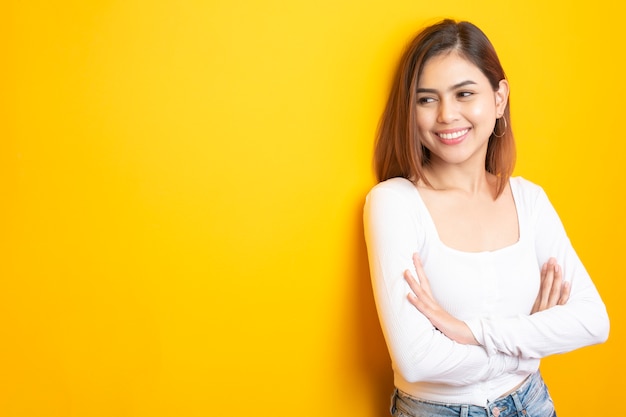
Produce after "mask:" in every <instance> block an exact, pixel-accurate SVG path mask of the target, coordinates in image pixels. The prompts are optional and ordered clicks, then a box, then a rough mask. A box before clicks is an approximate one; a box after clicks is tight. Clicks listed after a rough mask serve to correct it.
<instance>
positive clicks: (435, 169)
mask: <svg viewBox="0 0 626 417" xmlns="http://www.w3.org/2000/svg"><path fill="white" fill-rule="evenodd" d="M424 176H425V178H426V180H427V181H428V182H429V183H430V185H431V188H433V189H434V190H438V191H452V190H455V191H460V192H463V193H465V194H468V195H470V196H474V195H478V194H483V193H485V192H487V193H489V194H490V195H492V196H494V197H495V190H496V177H495V176H494V175H492V174H490V173H488V172H487V171H486V170H485V169H484V167H480V168H468V167H464V166H454V165H444V166H438V165H437V164H434V165H429V166H428V167H426V169H425V170H424Z"/></svg>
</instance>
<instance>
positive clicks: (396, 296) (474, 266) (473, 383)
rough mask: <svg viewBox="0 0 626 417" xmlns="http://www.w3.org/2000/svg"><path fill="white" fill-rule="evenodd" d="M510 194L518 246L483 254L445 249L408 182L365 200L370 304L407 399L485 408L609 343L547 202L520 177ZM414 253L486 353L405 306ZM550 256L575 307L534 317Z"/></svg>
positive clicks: (600, 308)
mask: <svg viewBox="0 0 626 417" xmlns="http://www.w3.org/2000/svg"><path fill="white" fill-rule="evenodd" d="M510 185H511V190H512V193H513V198H514V200H515V206H516V209H517V216H518V224H519V240H518V241H517V242H516V243H515V244H513V245H510V246H507V247H504V248H502V249H498V250H494V251H487V252H463V251H459V250H456V249H452V248H450V247H448V246H446V245H445V244H444V243H443V242H441V240H440V239H439V235H438V233H437V229H436V228H435V224H434V222H433V220H432V218H431V216H430V213H429V212H428V209H427V208H426V205H425V204H424V202H423V200H422V199H421V197H420V194H419V191H418V189H417V188H416V187H415V186H414V185H413V184H412V183H411V182H410V181H408V180H406V179H404V178H392V179H389V180H387V181H384V182H381V183H379V184H378V185H376V186H375V187H374V188H372V190H371V191H370V193H369V194H368V196H367V199H366V203H365V207H364V225H365V239H366V243H367V249H368V257H369V265H370V273H371V278H372V285H373V290H374V297H375V300H376V306H377V310H378V315H379V319H380V323H381V326H382V329H383V333H384V335H385V340H386V342H387V347H388V349H389V353H390V356H391V360H392V366H393V371H394V383H395V385H396V387H397V388H398V389H400V390H401V391H404V392H405V393H407V394H409V395H412V396H414V397H417V398H421V399H424V400H430V401H440V402H445V403H461V404H475V405H480V406H485V405H486V404H487V401H492V400H494V399H496V398H498V397H499V396H501V395H502V394H503V393H505V392H507V391H509V390H511V389H512V388H513V387H515V386H517V385H518V384H519V383H520V382H522V381H523V380H524V378H526V376H528V375H529V374H530V373H532V372H534V371H536V370H537V369H538V367H539V359H540V358H543V357H545V356H548V355H552V354H555V353H562V352H567V351H571V350H573V349H576V348H579V347H583V346H587V345H592V344H596V343H601V342H603V341H605V340H606V338H607V337H608V331H609V320H608V316H607V313H606V308H605V306H604V303H603V302H602V299H601V298H600V296H599V294H598V292H597V290H596V288H595V286H594V284H593V282H592V281H591V279H590V277H589V275H588V273H587V271H586V270H585V268H584V266H583V264H582V263H581V261H580V259H579V258H578V256H577V254H576V252H575V251H574V249H573V248H572V245H571V244H570V241H569V239H568V237H567V235H566V233H565V230H564V228H563V225H562V223H561V221H560V219H559V217H558V215H557V213H556V211H555V210H554V208H553V206H552V204H551V203H550V201H549V200H548V198H547V196H546V194H545V193H544V191H543V190H542V189H541V188H540V187H539V186H537V185H535V184H532V183H531V182H529V181H527V180H525V179H523V178H521V177H515V178H511V179H510ZM415 252H417V253H419V255H420V258H421V260H422V264H423V267H424V271H425V273H426V276H427V277H428V279H429V281H430V285H431V289H432V292H433V296H434V297H435V298H436V300H437V301H438V302H439V303H440V305H441V306H442V308H444V309H445V310H446V311H448V312H449V313H450V314H452V315H453V316H455V317H456V318H458V319H460V320H463V321H465V323H467V325H468V326H469V328H470V329H471V331H472V333H473V334H474V336H475V338H476V340H477V341H478V342H479V343H480V345H481V346H471V345H462V344H459V343H456V342H454V341H452V340H451V339H449V338H447V337H446V336H444V335H443V334H442V333H441V332H439V331H438V330H437V329H435V328H434V327H433V325H432V324H431V323H430V321H429V320H428V319H427V318H426V317H425V316H423V315H422V314H421V313H420V312H419V311H418V310H417V309H416V308H415V307H414V306H412V305H411V304H410V303H409V301H408V299H407V294H408V293H409V292H410V289H409V287H408V284H407V283H406V282H405V280H404V278H403V272H404V271H405V270H406V269H410V270H412V271H413V272H414V271H415V268H414V267H413V263H412V254H413V253H415ZM550 257H555V258H556V259H557V262H558V264H559V265H560V266H561V267H562V269H563V275H564V279H565V280H567V281H569V282H570V283H571V295H570V299H569V301H568V302H567V304H566V305H564V306H556V307H553V308H551V309H548V310H545V311H542V312H540V313H536V314H533V315H530V311H531V309H532V306H533V303H534V301H535V298H536V297H537V294H538V292H539V284H540V268H541V266H542V265H543V264H544V263H545V262H546V261H548V259H549V258H550ZM414 275H415V276H417V275H416V274H415V272H414Z"/></svg>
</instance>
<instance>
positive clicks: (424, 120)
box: [415, 110, 435, 130]
mask: <svg viewBox="0 0 626 417" xmlns="http://www.w3.org/2000/svg"><path fill="white" fill-rule="evenodd" d="M415 121H416V122H417V128H418V129H419V130H430V129H431V127H432V126H433V124H434V122H435V121H434V118H433V116H432V115H431V114H430V113H429V112H428V111H424V110H422V111H419V112H417V114H416V117H415Z"/></svg>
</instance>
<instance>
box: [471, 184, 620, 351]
mask: <svg viewBox="0 0 626 417" xmlns="http://www.w3.org/2000/svg"><path fill="white" fill-rule="evenodd" d="M534 187H536V193H535V194H534V199H533V200H532V201H531V202H530V203H531V204H532V206H533V211H532V215H531V222H532V229H533V231H534V234H535V237H534V240H535V250H536V255H537V262H538V265H540V266H541V265H543V264H544V263H546V262H547V261H548V259H549V258H550V257H554V258H556V259H557V262H558V264H559V265H560V266H561V267H562V270H563V278H564V280H566V281H569V282H570V283H571V294H570V298H569V301H568V302H567V303H566V304H565V305H563V306H555V307H552V308H550V309H547V310H544V311H541V312H539V313H535V314H532V315H519V316H517V317H509V318H505V317H495V318H489V319H478V320H469V321H467V322H466V323H467V324H468V326H469V327H470V329H471V330H472V332H473V333H474V336H475V337H476V340H477V341H478V342H479V343H480V344H482V345H483V346H485V348H486V349H487V351H488V352H489V353H490V354H496V353H506V354H509V355H518V356H520V357H522V358H543V357H546V356H549V355H553V354H557V353H564V352H569V351H572V350H574V349H578V348H581V347H584V346H589V345H594V344H598V343H602V342H604V341H606V339H607V338H608V334H609V318H608V314H607V311H606V308H605V305H604V303H603V301H602V299H601V298H600V295H599V294H598V291H597V289H596V287H595V285H594V284H593V282H592V280H591V278H590V276H589V274H588V273H587V271H586V269H585V267H584V266H583V264H582V262H581V260H580V258H579V257H578V255H577V254H576V252H575V250H574V248H573V247H572V244H571V242H570V240H569V238H568V236H567V234H566V232H565V229H564V227H563V224H562V222H561V220H560V218H559V216H558V214H557V213H556V211H555V209H554V207H553V206H552V204H551V203H550V201H549V199H548V197H547V195H546V194H545V192H544V191H543V189H541V188H539V187H537V186H534Z"/></svg>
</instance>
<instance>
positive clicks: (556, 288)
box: [547, 264, 563, 308]
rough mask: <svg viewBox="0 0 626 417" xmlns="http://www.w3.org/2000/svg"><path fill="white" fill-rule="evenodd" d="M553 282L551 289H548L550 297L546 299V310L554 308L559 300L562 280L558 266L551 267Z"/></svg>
mask: <svg viewBox="0 0 626 417" xmlns="http://www.w3.org/2000/svg"><path fill="white" fill-rule="evenodd" d="M552 270H553V280H552V287H551V289H550V297H549V298H548V305H547V308H550V307H554V306H555V305H557V303H558V302H559V299H560V298H561V291H562V289H563V278H562V274H561V267H560V266H559V265H558V264H554V265H553V268H552Z"/></svg>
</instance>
